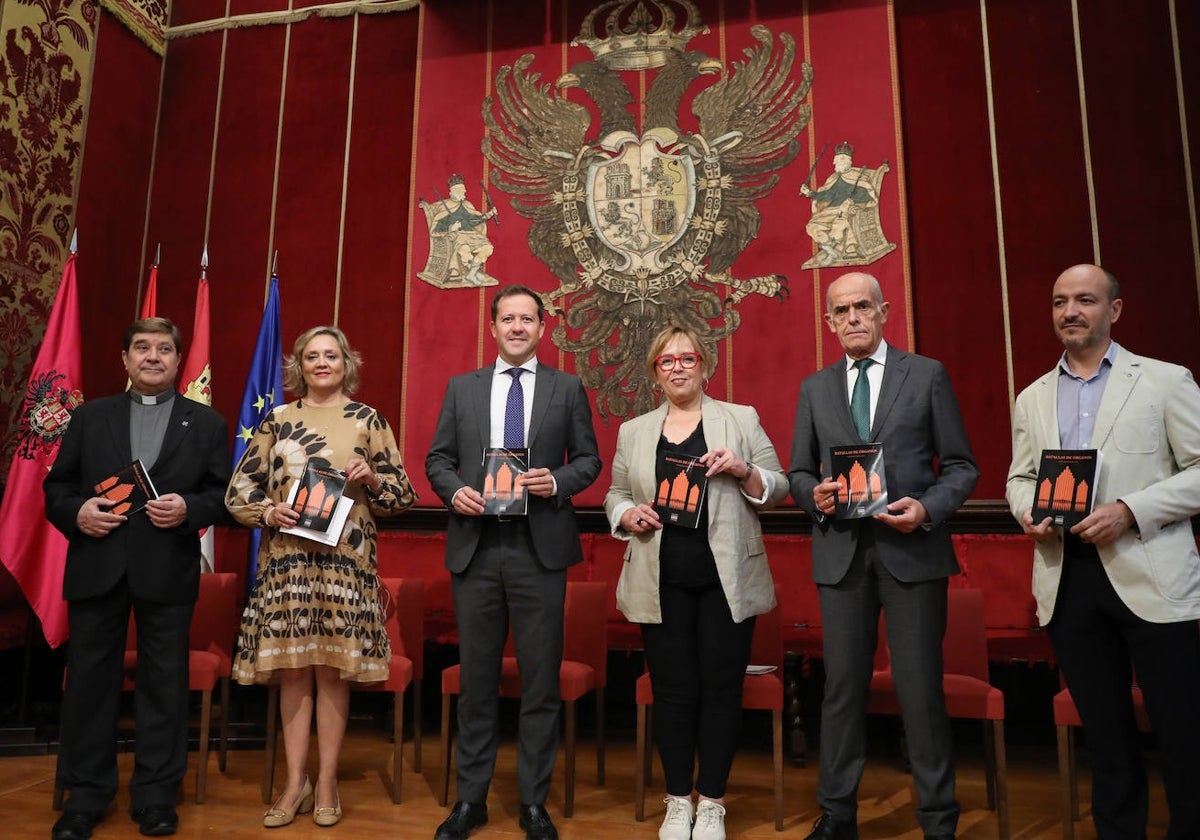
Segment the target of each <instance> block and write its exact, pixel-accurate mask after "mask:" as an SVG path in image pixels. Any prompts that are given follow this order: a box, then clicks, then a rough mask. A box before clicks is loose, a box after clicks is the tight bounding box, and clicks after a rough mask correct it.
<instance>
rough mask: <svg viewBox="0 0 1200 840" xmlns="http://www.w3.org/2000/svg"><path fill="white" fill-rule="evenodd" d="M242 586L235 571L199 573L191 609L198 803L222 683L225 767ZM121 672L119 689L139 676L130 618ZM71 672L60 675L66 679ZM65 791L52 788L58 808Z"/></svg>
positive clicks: (221, 761)
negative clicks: (215, 702) (197, 716)
mask: <svg viewBox="0 0 1200 840" xmlns="http://www.w3.org/2000/svg"><path fill="white" fill-rule="evenodd" d="M240 599H241V588H240V587H239V586H238V576H237V575H236V574H233V573H213V574H203V575H200V595H199V597H198V598H197V600H196V608H195V611H194V612H193V613H192V624H191V628H190V632H189V635H188V648H189V650H188V689H189V690H191V691H199V692H200V742H199V750H198V753H197V759H196V804H198V805H201V804H203V803H204V786H205V780H206V778H207V773H208V742H209V729H210V723H211V719H212V691H213V689H214V688H216V686H217V684H218V683H220V685H221V720H220V724H219V730H218V731H219V740H218V745H219V746H218V755H219V757H218V762H217V763H218V767H219V769H220V770H221V772H224V771H225V757H226V746H227V740H228V728H229V679H230V677H229V675H230V672H231V671H232V668H233V642H234V639H235V637H236V636H237V630H238V623H239V607H240ZM124 671H125V676H124V679H123V682H122V685H121V690H122V691H133V690H134V681H135V679H136V676H137V633H136V628H135V625H134V621H133V617H132V616H131V617H130V620H129V635H128V636H127V637H126V643H125V662H124ZM69 678H70V675H65V676H64V681H65V680H66V679H69ZM62 796H63V789H62V788H61V787H59V786H58V785H57V784H56V785H55V787H54V808H55V810H58V809H59V808H61V807H62Z"/></svg>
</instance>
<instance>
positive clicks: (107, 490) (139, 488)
mask: <svg viewBox="0 0 1200 840" xmlns="http://www.w3.org/2000/svg"><path fill="white" fill-rule="evenodd" d="M95 490H96V495H98V496H103V497H104V498H106V499H111V500H112V501H113V502H115V503H116V504H114V505H113V506H112V507H111V508H109V509H108V512H109V513H115V514H118V515H120V516H131V515H133V514H135V513H137V512H138V511H139V510H141V509H142V508H144V507H145V506H146V502H148V501H150V500H151V499H157V498H158V491H157V490H155V489H154V482H153V481H151V480H150V474H149V473H148V472H147V471H146V466H145V464H143V463H142V460H141V458H138V459H137V460H135V461H134V462H133V463H132V464H130V465H129V466H127V467H124V468H123V469H120V470H118V471H117V472H115V473H113V474H112V475H110V476H109V477H108V478H106V479H104V480H103V481H99V482H97V483H96V486H95Z"/></svg>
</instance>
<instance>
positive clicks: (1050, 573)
mask: <svg viewBox="0 0 1200 840" xmlns="http://www.w3.org/2000/svg"><path fill="white" fill-rule="evenodd" d="M1058 380H1059V373H1058V367H1057V366H1056V367H1055V368H1054V370H1052V371H1050V372H1049V373H1047V374H1045V375H1044V376H1042V377H1040V378H1039V379H1038V380H1037V381H1036V382H1034V383H1033V384H1032V385H1030V386H1029V387H1028V388H1026V389H1025V390H1024V391H1022V392H1021V394H1020V396H1018V397H1017V403H1016V407H1015V409H1014V411H1013V460H1012V466H1011V467H1009V471H1008V486H1007V491H1006V494H1007V497H1008V504H1009V507H1010V509H1011V510H1012V513H1013V516H1015V517H1017V518H1018V519H1019V518H1020V517H1021V515H1022V514H1023V513H1024V512H1025V511H1026V510H1028V509H1029V508H1030V507H1032V506H1033V496H1034V484H1035V481H1036V479H1037V471H1038V466H1039V463H1040V461H1041V453H1042V450H1043V449H1057V448H1059V438H1058ZM1092 445H1093V446H1094V447H1096V448H1098V449H1099V450H1100V451H1101V453H1103V456H1104V458H1103V461H1102V463H1101V465H1100V476H1099V478H1098V479H1097V481H1096V493H1095V498H1096V502H1097V504H1099V503H1104V502H1113V501H1118V500H1120V501H1122V502H1124V503H1125V505H1126V506H1127V507H1128V508H1129V510H1130V511H1132V513H1133V516H1134V519H1135V520H1136V521H1137V528H1136V529H1132V528H1131V529H1130V530H1128V531H1126V532H1125V533H1124V534H1123V535H1122V536H1121V538H1120V539H1118V540H1117V541H1116V542H1114V543H1111V544H1109V545H1102V546H1098V551H1099V553H1100V561H1101V562H1102V563H1103V564H1104V570H1105V572H1106V573H1107V574H1108V577H1109V580H1111V581H1112V585H1113V589H1115V590H1116V591H1117V594H1118V595H1119V596H1120V597H1121V600H1122V601H1124V602H1125V604H1126V606H1128V607H1129V609H1130V610H1132V611H1133V612H1134V614H1135V615H1137V616H1139V617H1140V618H1143V619H1145V620H1146V621H1154V622H1167V621H1186V620H1188V619H1193V618H1200V556H1198V555H1197V552H1196V542H1195V539H1194V538H1193V536H1192V523H1191V521H1190V517H1192V516H1195V515H1196V514H1197V513H1200V389H1198V388H1197V387H1196V382H1195V381H1194V380H1193V379H1192V375H1191V373H1190V372H1188V370H1187V368H1183V367H1180V366H1179V365H1172V364H1168V363H1166V362H1160V361H1157V360H1155V359H1149V358H1146V357H1144V356H1137V355H1134V354H1133V353H1130V352H1128V351H1127V350H1125V349H1124V348H1119V349H1118V352H1117V355H1116V358H1115V360H1114V362H1113V367H1112V370H1111V371H1109V374H1108V383H1107V384H1106V385H1105V387H1104V399H1103V400H1101V402H1100V410H1099V411H1098V412H1097V414H1096V427H1095V430H1094V432H1093V435H1092ZM1062 558H1063V545H1062V541H1061V540H1055V541H1052V542H1045V543H1038V544H1036V546H1035V551H1034V563H1033V594H1034V596H1035V597H1036V598H1037V605H1038V620H1039V621H1040V622H1041V623H1042V624H1048V623H1049V622H1050V618H1051V617H1052V616H1053V614H1054V603H1055V601H1056V599H1057V597H1058V584H1059V579H1060V577H1061V576H1062Z"/></svg>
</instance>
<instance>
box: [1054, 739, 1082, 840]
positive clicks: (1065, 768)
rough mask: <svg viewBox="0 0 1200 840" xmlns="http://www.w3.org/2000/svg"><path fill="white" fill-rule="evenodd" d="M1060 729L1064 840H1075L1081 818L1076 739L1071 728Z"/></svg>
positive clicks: (1060, 793)
mask: <svg viewBox="0 0 1200 840" xmlns="http://www.w3.org/2000/svg"><path fill="white" fill-rule="evenodd" d="M1057 729H1058V796H1059V801H1060V809H1061V811H1062V828H1063V840H1074V837H1075V820H1076V819H1078V818H1079V794H1078V792H1077V791H1076V789H1075V738H1074V733H1072V732H1071V727H1069V726H1062V725H1059V726H1058V727H1057Z"/></svg>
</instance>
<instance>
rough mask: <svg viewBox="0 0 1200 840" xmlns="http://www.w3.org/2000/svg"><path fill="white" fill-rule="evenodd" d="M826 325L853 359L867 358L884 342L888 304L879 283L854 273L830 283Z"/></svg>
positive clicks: (826, 293)
mask: <svg viewBox="0 0 1200 840" xmlns="http://www.w3.org/2000/svg"><path fill="white" fill-rule="evenodd" d="M825 307H826V310H827V311H826V313H825V322H826V323H827V324H828V325H829V331H830V332H832V333H833V334H834V335H836V336H837V337H838V341H839V342H841V345H842V349H843V350H845V351H846V355H848V356H849V357H850V358H851V359H865V358H866V357H867V356H870V355H871V354H872V353H874V352H875V349H876V348H877V347H879V342H880V341H882V340H883V325H884V323H885V322H886V321H887V314H888V304H887V303H886V302H885V301H884V299H883V290H882V289H880V288H879V281H878V280H876V279H875V278H874V277H872V276H871V275H870V274H865V273H863V272H861V271H853V272H851V273H849V274H843V275H842V276H841V277H839V278H838V279H836V280H834V281H833V282H832V283H830V284H829V289H828V290H827V291H826V292H825Z"/></svg>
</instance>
